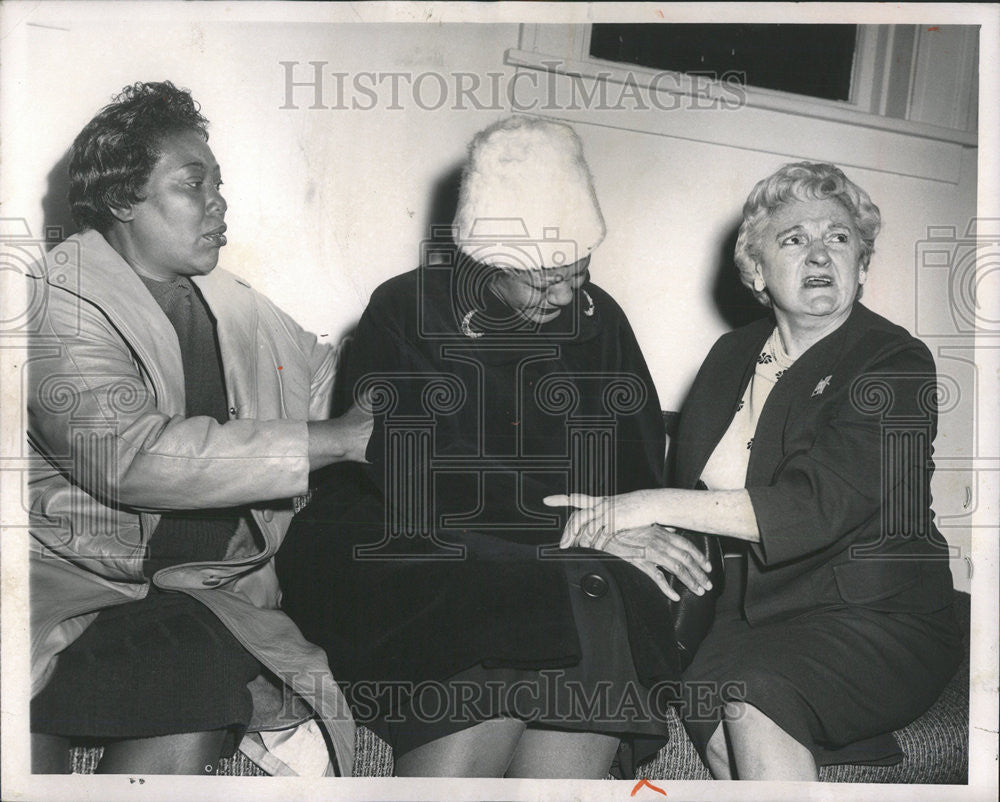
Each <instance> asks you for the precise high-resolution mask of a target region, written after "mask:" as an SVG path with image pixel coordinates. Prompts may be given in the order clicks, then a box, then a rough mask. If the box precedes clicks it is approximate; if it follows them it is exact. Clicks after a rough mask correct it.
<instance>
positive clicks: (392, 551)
mask: <svg viewBox="0 0 1000 802" xmlns="http://www.w3.org/2000/svg"><path fill="white" fill-rule="evenodd" d="M482 278H483V276H481V275H480V276H477V275H475V274H471V273H462V272H461V271H457V270H453V269H452V268H451V267H448V266H445V267H440V268H434V267H424V268H421V269H419V270H416V271H412V272H410V273H406V274H404V275H401V276H398V277H396V278H394V279H391V280H390V281H388V282H386V283H385V284H383V285H382V286H381V287H379V288H378V289H377V290H376V291H375V293H374V294H373V295H372V298H371V301H370V304H369V306H368V309H367V310H366V311H365V313H364V316H363V317H362V319H361V321H360V323H359V324H358V327H357V331H356V332H355V334H354V337H353V340H352V342H351V344H350V346H349V347H348V348H347V349H346V356H345V361H344V364H343V366H342V368H341V370H340V371H339V372H338V383H339V384H338V388H337V391H336V392H337V393H338V395H339V397H338V400H337V401H336V402H335V409H334V414H339V413H340V412H342V411H343V410H344V409H346V408H347V407H348V405H349V403H350V402H351V397H352V395H353V393H354V392H355V391H356V390H357V389H358V388H359V387H360V386H367V387H369V388H374V390H375V392H374V399H375V402H376V410H377V414H376V426H375V434H374V435H373V438H372V442H371V445H370V446H369V450H368V458H369V460H370V462H371V465H370V466H368V467H367V468H361V467H360V466H357V465H337V466H333V467H332V468H331V469H327V470H326V471H324V472H321V473H320V474H318V475H317V482H316V485H317V487H316V496H315V498H314V500H313V501H312V502H311V503H310V505H309V506H308V507H307V508H306V509H305V510H304V511H303V512H302V513H301V514H300V515H299V516H298V518H297V519H296V521H295V522H294V523H293V526H292V532H291V534H290V536H289V538H288V539H286V543H285V548H284V549H283V550H282V553H281V555H280V557H279V559H278V570H279V575H280V578H281V581H282V587H283V588H284V603H283V606H284V609H285V610H287V611H288V612H289V614H290V615H291V616H292V617H293V619H295V620H296V622H297V623H298V624H299V625H300V627H301V628H302V630H303V633H304V634H305V635H306V637H307V638H309V639H310V640H312V641H314V642H315V643H318V644H320V645H322V646H324V648H326V649H327V652H328V654H329V656H330V661H331V666H332V667H333V669H334V672H335V674H336V676H337V677H338V679H339V680H341V681H342V682H345V683H348V684H349V683H351V682H357V681H359V680H411V681H420V680H423V679H444V678H446V677H448V676H451V675H452V674H454V673H456V672H458V671H461V670H464V669H465V668H468V667H470V666H472V665H475V664H477V663H480V662H482V663H483V664H484V665H486V666H488V667H489V666H513V667H520V668H546V667H559V666H567V665H573V664H575V663H576V662H577V661H578V660H579V658H580V647H579V643H578V639H577V636H576V632H575V627H574V625H573V617H572V611H571V609H570V602H569V597H568V590H567V586H566V580H565V576H564V573H563V570H562V568H561V565H560V559H559V558H560V557H562V558H565V552H559V550H558V548H552V547H553V546H555V544H557V543H558V540H559V537H560V534H561V532H562V528H563V525H564V523H565V520H566V513H565V512H564V511H562V510H556V509H553V508H548V507H545V506H544V505H543V504H542V499H543V497H545V496H546V495H549V494H555V493H566V492H586V493H595V494H605V493H611V492H625V491H630V490H635V489H639V488H647V487H656V486H662V483H663V463H664V459H663V458H664V449H665V442H664V433H663V423H662V416H661V411H660V408H659V401H658V399H657V395H656V391H655V389H654V386H653V383H652V380H651V378H650V376H649V372H648V370H647V368H646V364H645V361H644V360H643V357H642V354H641V352H640V350H639V346H638V344H637V343H636V340H635V337H634V335H633V333H632V330H631V328H630V327H629V324H628V321H627V320H626V318H625V315H624V314H623V313H622V311H621V309H620V308H619V307H618V305H617V304H616V303H615V302H614V301H613V300H612V299H611V297H610V296H608V295H607V293H605V292H604V291H602V290H601V289H600V288H598V287H596V286H594V285H593V284H590V283H587V284H585V285H583V287H582V289H581V290H580V291H579V292H578V293H577V299H576V300H575V301H574V302H573V304H572V305H571V306H570V307H567V308H565V309H564V310H563V312H562V314H561V315H560V316H559V317H558V318H556V320H554V321H552V322H550V323H547V324H545V325H542V326H540V327H539V326H537V325H536V324H529V323H527V322H525V321H523V319H520V318H519V317H518V316H517V315H515V314H514V313H513V312H512V310H511V309H510V308H509V307H507V306H506V305H505V304H504V303H503V302H502V301H501V300H500V299H499V298H497V297H496V296H494V295H493V294H492V293H491V292H490V291H488V290H485V289H484V287H485V285H484V283H483V282H482V281H481V279H482ZM473 310H475V311H473ZM342 377H343V378H344V379H345V381H341V378H342ZM366 377H367V378H366ZM426 427H429V428H430V434H427V435H421V434H420V432H421V431H424V430H425V428H426ZM394 432H396V433H397V434H399V433H402V434H400V435H399V436H398V437H397V436H396V435H394V434H393V433H394ZM422 437H423V438H424V439H423V440H422V439H421V438H422ZM574 443H575V444H576V445H575V446H574V445H573V444H574ZM421 454H422V455H423V456H422V457H421V456H419V455H421ZM414 455H418V456H416V457H414ZM411 457H412V459H411ZM428 465H432V467H431V469H429V470H428V468H427V466H428ZM430 498H433V501H434V504H433V507H432V508H431V506H430V505H429V504H428V503H427V500H428V499H430ZM407 532H409V533H411V534H412V533H416V536H415V537H406V536H404V533H407ZM387 533H389V535H391V536H387ZM428 535H430V536H432V537H429V536H428ZM432 538H433V539H432ZM380 544H381V545H380ZM455 546H457V547H458V549H459V551H456V550H455V548H454V547H455ZM543 546H549V549H548V550H544V549H543V550H540V547H543ZM355 547H362V548H363V549H364V547H367V550H362V551H358V550H357V549H356V548H355ZM373 547H374V548H373ZM449 548H451V551H448V549H449ZM591 554H592V555H593V554H595V553H593V552H591ZM600 556H602V558H604V559H605V560H606V561H607V563H608V564H609V569H610V570H611V571H612V572H613V573H614V576H615V577H616V578H617V580H618V583H619V585H620V587H621V589H622V595H623V596H624V597H625V600H626V602H625V603H626V611H627V613H628V617H629V631H630V636H631V638H630V640H631V644H632V651H633V656H634V658H635V661H636V665H637V668H638V669H639V674H640V676H641V677H643V678H644V679H648V680H650V681H651V680H653V679H656V678H660V677H663V676H664V675H665V674H666V675H671V674H672V675H673V676H672V677H671V678H676V677H677V676H678V675H679V668H680V666H679V664H678V662H677V656H676V654H674V653H673V651H672V649H671V647H670V645H669V643H670V637H669V635H670V631H671V620H672V619H671V613H670V607H669V605H668V604H667V600H666V598H665V597H664V596H663V594H662V593H661V592H660V591H659V589H658V588H657V587H656V586H655V584H654V583H653V582H652V581H651V580H650V579H649V578H648V577H646V576H645V575H644V574H642V573H641V572H640V571H639V570H638V569H635V568H633V567H631V566H629V565H627V564H625V563H624V562H622V561H620V560H617V559H616V558H613V557H609V556H607V555H600ZM435 557H436V558H437V559H432V558H435ZM447 557H450V558H451V559H443V558H447ZM664 666H667V667H668V669H664ZM353 698H354V699H355V700H357V695H356V694H355V695H353ZM359 715H361V717H364V714H363V713H359Z"/></svg>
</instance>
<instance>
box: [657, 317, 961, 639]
mask: <svg viewBox="0 0 1000 802" xmlns="http://www.w3.org/2000/svg"><path fill="white" fill-rule="evenodd" d="M773 327H774V323H773V321H772V320H770V319H765V320H761V321H757V322H755V323H752V324H750V325H749V326H746V327H744V328H741V329H738V330H737V331H733V332H730V333H729V334H726V335H724V336H723V337H722V338H720V339H719V341H718V342H717V343H716V344H715V346H714V347H713V348H712V350H711V352H710V353H709V355H708V357H707V358H706V359H705V362H704V364H703V365H702V367H701V370H700V371H699V373H698V376H697V378H696V379H695V382H694V385H693V387H692V389H691V393H690V395H689V397H688V399H687V401H686V402H685V405H684V408H683V411H682V414H681V419H680V423H679V432H678V440H677V444H676V445H677V448H676V471H677V477H676V478H677V483H678V485H679V486H681V487H693V486H694V484H695V482H697V480H698V477H699V476H700V475H701V472H702V470H703V469H704V467H705V464H706V463H707V461H708V459H709V457H710V456H711V454H712V451H713V450H714V449H715V446H716V444H717V443H718V442H719V440H720V439H721V437H722V435H723V433H724V432H725V431H726V429H727V427H728V426H729V423H730V421H731V420H732V417H733V415H734V413H735V411H736V404H737V403H738V402H739V400H740V399H741V398H742V397H743V392H744V390H745V389H746V386H747V384H748V383H749V381H750V379H751V377H752V376H753V372H754V366H755V363H756V358H757V355H758V354H759V353H760V351H761V348H762V347H763V344H764V341H765V340H766V339H767V337H768V335H769V334H770V332H771V330H772V329H773ZM935 382H936V373H935V369H934V361H933V359H932V357H931V355H930V352H929V351H928V350H927V347H926V346H925V345H924V344H923V343H921V342H920V341H919V340H917V339H915V338H914V337H912V336H910V335H909V334H908V333H907V332H906V331H905V330H904V329H902V328H900V327H899V326H896V325H895V324H893V323H890V322H889V321H888V320H886V319H885V318H883V317H881V316H879V315H876V314H875V313H873V312H871V311H869V310H868V309H866V308H865V307H864V306H862V305H861V304H856V305H855V307H854V310H853V311H852V313H851V316H850V317H849V318H848V320H847V321H846V322H845V323H844V324H843V325H842V326H841V327H840V328H839V329H837V330H836V331H835V332H833V333H832V334H830V335H829V336H828V337H826V338H825V339H823V340H821V341H820V342H818V343H816V344H815V345H814V346H813V347H812V348H810V349H809V350H808V351H806V353H804V354H803V355H802V356H800V357H799V358H798V359H797V360H796V362H795V364H794V365H792V367H791V368H789V369H788V370H787V371H786V372H785V373H784V374H783V375H782V377H781V379H780V381H779V382H778V383H777V384H776V385H775V387H774V389H773V390H772V391H771V394H770V396H769V397H768V399H767V403H766V404H765V406H764V409H763V412H762V413H761V416H760V420H759V422H758V424H757V430H756V433H755V435H754V440H753V448H752V449H751V454H750V464H749V466H748V469H747V481H746V487H747V489H748V491H749V493H750V499H751V502H752V503H753V508H754V513H755V515H756V518H757V524H758V526H759V528H760V535H761V539H760V542H759V543H755V544H753V545H752V546H751V547H750V549H749V557H748V566H747V571H748V576H747V586H746V602H745V608H746V610H745V612H746V617H747V620H748V621H749V622H750V623H751V624H763V623H768V622H773V621H775V620H780V619H783V618H791V617H793V616H795V615H798V614H799V613H802V612H804V611H807V610H815V609H818V608H822V607H827V606H840V605H844V604H849V605H860V606H862V607H866V608H869V609H873V610H883V611H886V612H903V611H909V612H921V611H926V612H930V611H933V610H940V609H942V608H944V607H947V606H948V605H950V604H951V601H952V582H951V574H950V572H949V570H948V562H947V554H948V552H947V546H946V545H945V542H944V540H943V538H942V537H941V534H940V532H938V530H937V528H936V527H935V526H934V522H933V517H932V513H931V511H930V501H931V496H930V480H931V475H932V473H933V470H934V464H933V461H932V458H931V441H932V440H933V437H934V434H935V430H936V425H937V408H936V398H935V394H934V390H933V388H934V386H935Z"/></svg>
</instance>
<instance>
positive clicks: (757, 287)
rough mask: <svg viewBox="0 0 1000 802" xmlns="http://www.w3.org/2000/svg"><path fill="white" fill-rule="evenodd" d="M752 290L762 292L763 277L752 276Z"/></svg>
mask: <svg viewBox="0 0 1000 802" xmlns="http://www.w3.org/2000/svg"><path fill="white" fill-rule="evenodd" d="M753 291H754V292H764V277H763V276H754V277H753Z"/></svg>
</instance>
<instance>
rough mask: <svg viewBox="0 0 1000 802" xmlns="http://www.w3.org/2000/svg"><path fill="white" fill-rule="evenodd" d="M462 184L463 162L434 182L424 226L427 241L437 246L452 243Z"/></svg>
mask: <svg viewBox="0 0 1000 802" xmlns="http://www.w3.org/2000/svg"><path fill="white" fill-rule="evenodd" d="M461 185H462V164H458V165H456V166H455V167H452V168H451V169H450V170H448V171H447V172H446V173H445V174H444V175H442V176H441V177H440V178H439V179H438V180H437V182H436V183H435V184H434V188H433V189H432V190H431V197H430V203H429V205H428V206H429V208H428V210H427V225H426V226H425V228H424V231H426V232H427V233H426V235H425V236H426V237H427V240H426V241H427V242H429V243H432V244H434V245H435V246H441V245H448V244H451V243H452V237H451V224H452V222H453V221H454V220H455V212H456V210H457V209H458V191H459V189H460V188H461ZM421 257H423V254H421Z"/></svg>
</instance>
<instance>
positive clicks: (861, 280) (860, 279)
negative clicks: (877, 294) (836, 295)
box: [858, 270, 868, 284]
mask: <svg viewBox="0 0 1000 802" xmlns="http://www.w3.org/2000/svg"><path fill="white" fill-rule="evenodd" d="M866 281H868V271H867V270H862V271H861V272H860V273H858V284H864V283H865V282H866Z"/></svg>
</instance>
